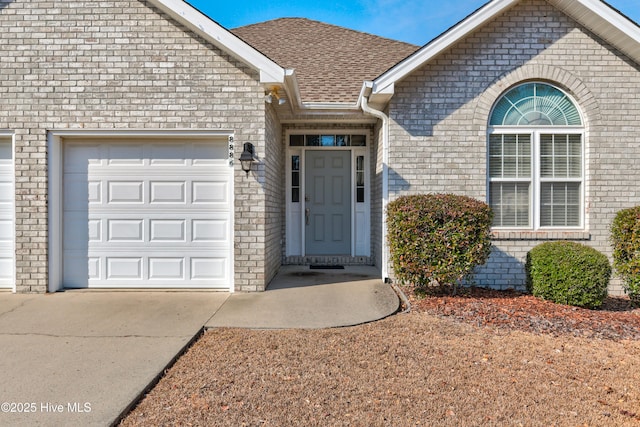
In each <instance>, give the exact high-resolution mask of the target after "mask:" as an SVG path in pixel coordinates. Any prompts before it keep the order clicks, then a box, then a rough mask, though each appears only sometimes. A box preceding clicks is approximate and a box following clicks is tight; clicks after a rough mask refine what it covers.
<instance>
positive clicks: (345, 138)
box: [336, 135, 349, 147]
mask: <svg viewBox="0 0 640 427" xmlns="http://www.w3.org/2000/svg"><path fill="white" fill-rule="evenodd" d="M336 146H338V147H348V146H349V135H336Z"/></svg>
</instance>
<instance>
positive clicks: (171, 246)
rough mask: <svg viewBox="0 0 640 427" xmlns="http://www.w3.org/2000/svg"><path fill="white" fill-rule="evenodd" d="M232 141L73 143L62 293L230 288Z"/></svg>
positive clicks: (68, 151) (67, 154)
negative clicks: (102, 289) (70, 290)
mask: <svg viewBox="0 0 640 427" xmlns="http://www.w3.org/2000/svg"><path fill="white" fill-rule="evenodd" d="M227 158H228V149H227V143H226V140H219V141H216V142H210V141H208V142H181V143H162V142H152V141H135V142H129V143H124V142H109V143H105V142H93V143H91V142H86V141H85V142H82V143H76V142H68V143H66V144H65V149H64V189H63V191H64V213H63V215H64V216H63V218H64V223H63V227H64V230H63V236H64V238H63V285H64V286H65V287H67V288H78V287H80V288H81V287H117V288H123V287H133V288H139V287H148V288H163V287H164V288H166V287H185V288H221V289H229V288H230V285H231V280H232V278H231V262H232V261H231V256H232V232H231V214H232V202H231V200H232V198H231V188H230V179H231V173H230V169H231V168H230V166H229V165H228V161H227Z"/></svg>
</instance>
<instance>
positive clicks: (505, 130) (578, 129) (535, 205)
mask: <svg viewBox="0 0 640 427" xmlns="http://www.w3.org/2000/svg"><path fill="white" fill-rule="evenodd" d="M524 134H530V135H531V174H532V176H531V179H526V178H491V171H490V162H489V160H490V152H489V138H490V136H491V135H524ZM543 134H545V135H547V134H552V135H568V134H571V135H580V136H581V142H582V147H581V175H580V177H579V178H566V177H564V178H542V177H541V174H540V163H541V161H540V136H541V135H543ZM585 145H586V141H585V130H584V128H583V127H582V126H539V127H538V126H533V127H526V126H495V127H491V128H489V131H488V134H487V201H488V202H489V203H490V201H491V193H490V191H491V183H492V182H530V183H531V190H530V194H529V214H530V215H531V221H530V224H531V225H530V226H529V227H522V226H516V227H500V226H494V227H493V229H495V230H505V231H511V230H526V231H538V230H540V231H557V230H571V231H575V230H584V227H585V186H586V185H585V166H586V163H585V152H586V150H585ZM545 182H558V183H563V182H577V183H580V224H579V225H578V226H558V227H542V226H541V225H540V211H541V206H540V201H541V200H540V193H541V187H542V184H543V183H545Z"/></svg>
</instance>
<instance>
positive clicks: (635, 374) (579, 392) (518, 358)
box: [122, 312, 640, 426]
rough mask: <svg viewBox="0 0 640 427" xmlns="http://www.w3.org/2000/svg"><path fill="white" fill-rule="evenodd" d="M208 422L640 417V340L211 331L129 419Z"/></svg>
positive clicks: (434, 330) (575, 422)
mask: <svg viewBox="0 0 640 427" xmlns="http://www.w3.org/2000/svg"><path fill="white" fill-rule="evenodd" d="M122 424H123V425H124V426H135V425H167V426H169V425H199V426H218V425H228V426H298V425H304V426H415V425H442V426H491V425H499V426H503V425H514V426H519V425H523V426H552V425H555V426H582V425H588V426H640V341H637V340H626V341H625V340H618V341H614V340H602V339H594V338H591V339H586V338H580V337H574V336H570V335H562V336H555V337H554V336H551V335H546V334H534V333H529V332H521V331H514V330H505V329H499V328H496V327H492V326H482V327H478V326H474V325H472V324H469V323H464V322H459V321H455V320H453V319H450V318H441V317H437V316H434V315H432V314H428V313H425V312H412V313H409V314H400V315H395V316H393V317H390V318H388V319H385V320H382V321H379V322H375V323H371V324H367V325H362V326H357V327H352V328H344V329H331V330H303V331H296V330H287V331H249V330H234V329H219V330H212V331H209V332H208V333H206V334H205V335H204V337H203V338H202V339H201V340H200V341H198V342H197V343H196V344H195V345H194V346H193V347H192V348H191V349H190V350H189V351H188V352H187V353H186V354H185V355H184V356H183V357H182V358H180V359H179V360H178V362H177V363H176V364H175V365H174V367H173V368H171V369H170V370H169V371H168V372H167V374H166V376H165V377H164V378H163V379H162V380H161V381H160V383H159V384H158V385H157V386H156V387H155V389H154V390H152V391H151V392H150V393H149V395H148V396H147V397H146V398H145V399H144V400H143V401H142V402H141V403H140V404H139V406H138V407H137V408H136V409H135V410H134V411H133V412H132V413H131V414H130V415H129V416H128V417H127V418H126V419H125V420H124V421H123V423H122Z"/></svg>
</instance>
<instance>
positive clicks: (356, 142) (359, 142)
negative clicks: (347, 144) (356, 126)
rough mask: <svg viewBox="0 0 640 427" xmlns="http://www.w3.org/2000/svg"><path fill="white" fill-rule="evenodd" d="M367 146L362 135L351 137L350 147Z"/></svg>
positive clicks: (365, 139)
mask: <svg viewBox="0 0 640 427" xmlns="http://www.w3.org/2000/svg"><path fill="white" fill-rule="evenodd" d="M366 145H367V138H366V137H365V136H364V135H351V146H353V147H364V146H366Z"/></svg>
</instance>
